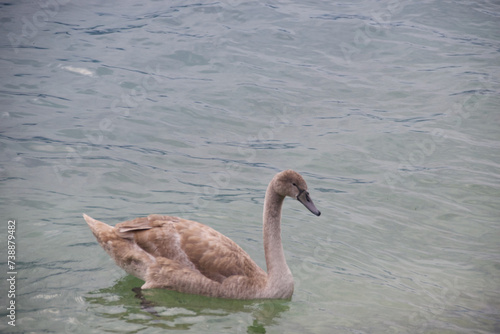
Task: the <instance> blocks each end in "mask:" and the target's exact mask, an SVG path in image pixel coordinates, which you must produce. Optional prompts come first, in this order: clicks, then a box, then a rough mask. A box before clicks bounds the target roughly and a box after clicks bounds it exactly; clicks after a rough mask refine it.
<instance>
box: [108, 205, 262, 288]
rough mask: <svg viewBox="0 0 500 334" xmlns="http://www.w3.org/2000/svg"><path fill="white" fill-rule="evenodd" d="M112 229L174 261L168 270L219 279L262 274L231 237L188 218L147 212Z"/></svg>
mask: <svg viewBox="0 0 500 334" xmlns="http://www.w3.org/2000/svg"><path fill="white" fill-rule="evenodd" d="M115 229H116V231H117V233H118V234H119V235H120V236H121V237H122V238H124V239H133V240H134V241H135V243H136V244H137V245H138V246H139V247H140V248H141V249H143V250H144V251H146V252H147V253H149V254H151V255H152V256H153V257H155V258H159V257H163V258H166V259H169V260H171V261H175V262H176V264H175V265H174V264H172V265H170V266H169V268H171V269H170V270H169V271H172V270H174V271H175V270H176V269H174V268H184V269H186V270H189V271H192V270H195V271H199V272H200V273H201V274H203V275H204V276H205V277H207V278H209V279H211V280H213V281H216V282H219V283H222V282H223V281H224V280H225V279H226V278H228V277H230V276H246V277H251V278H260V277H265V276H266V273H265V272H264V271H263V270H262V269H261V268H260V267H259V266H258V265H257V264H255V262H254V261H253V260H252V259H251V258H250V256H249V255H248V254H247V253H246V252H245V251H244V250H243V249H242V248H241V247H240V246H238V245H237V244H236V243H235V242H234V241H232V240H231V239H229V238H228V237H226V236H224V235H223V234H221V233H219V232H217V231H215V230H214V229H212V228H211V227H208V226H206V225H203V224H200V223H198V222H195V221H192V220H187V219H182V218H178V217H173V216H162V215H149V216H148V217H143V218H136V219H134V220H130V221H126V222H123V223H119V224H117V225H116V226H115ZM161 262H163V263H164V264H166V263H167V262H165V261H163V260H162V261H161ZM165 273H166V272H165Z"/></svg>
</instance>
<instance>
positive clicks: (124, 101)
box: [0, 1, 500, 333]
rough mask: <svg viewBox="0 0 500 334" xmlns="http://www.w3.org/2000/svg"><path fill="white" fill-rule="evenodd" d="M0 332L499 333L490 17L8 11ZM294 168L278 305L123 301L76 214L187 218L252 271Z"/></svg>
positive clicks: (146, 297) (175, 297)
mask: <svg viewBox="0 0 500 334" xmlns="http://www.w3.org/2000/svg"><path fill="white" fill-rule="evenodd" d="M0 6H1V12H0V13H1V22H2V26H1V29H2V32H3V33H2V34H0V36H1V37H0V41H1V43H0V45H1V47H2V48H1V51H0V52H1V53H0V73H1V74H0V75H1V77H2V81H1V82H2V83H1V88H0V99H1V107H0V152H1V154H0V182H1V185H0V189H1V190H0V197H1V198H0V212H1V218H0V219H2V224H1V226H4V229H5V230H4V232H3V233H2V235H4V236H5V237H3V241H2V243H0V245H1V247H2V254H7V242H6V240H7V239H6V236H7V235H8V233H7V222H8V220H9V219H15V220H16V223H17V225H16V226H17V227H16V234H15V236H16V239H15V241H16V266H17V267H16V270H17V276H16V298H15V301H16V305H17V309H16V311H17V312H16V326H15V327H12V326H10V325H8V318H7V317H6V315H7V310H6V305H7V303H8V302H9V298H8V297H7V291H8V289H9V286H7V281H6V278H8V277H7V272H8V268H7V266H6V264H7V259H6V258H5V257H4V259H2V261H0V263H2V267H1V268H2V269H1V272H2V273H1V277H3V279H2V280H0V281H1V282H2V283H0V292H1V300H2V306H1V308H0V309H1V311H0V315H1V319H2V320H1V321H0V329H1V331H2V332H36V333H49V332H50V333H63V332H79V333H80V332H81V333H102V332H121V333H156V332H164V331H165V330H166V329H172V330H185V331H189V332H193V333H199V332H202V331H203V332H207V333H263V332H267V333H332V331H333V332H335V333H495V332H498V331H500V321H499V313H500V311H499V309H500V303H499V300H500V286H499V285H500V284H499V277H500V242H499V240H500V234H499V217H500V209H499V208H500V203H499V202H500V200H499V196H500V172H499V171H500V169H499V167H500V154H499V152H500V132H499V128H498V127H499V124H500V116H499V113H498V106H499V105H500V98H499V94H498V93H499V88H500V85H499V77H500V76H499V67H498V66H499V65H500V57H499V56H500V55H499V50H500V34H499V32H500V23H499V22H500V20H499V16H500V6H499V5H498V3H496V2H494V1H483V2H480V3H476V2H469V1H454V2H448V1H426V2H419V3H414V2H409V1H391V2H376V3H373V2H371V1H358V2H356V3H343V2H319V1H318V2H315V1H309V2H307V3H303V2H300V1H296V2H293V1H288V2H266V3H239V2H236V1H228V2H189V1H188V2H186V1H182V2H156V1H146V2H143V3H140V4H139V3H135V2H132V1H120V2H117V1H111V2H109V1H108V2H106V3H101V2H100V1H95V2H93V1H90V2H89V1H87V2H85V3H76V2H72V1H54V2H50V3H47V4H43V3H40V4H38V3H36V4H33V3H31V2H18V1H16V2H4V3H2V4H1V5H0ZM288 168H292V169H294V170H297V171H299V172H301V173H302V174H303V176H304V177H305V179H306V180H307V182H308V185H309V190H310V193H311V196H312V198H313V199H314V201H315V204H316V205H317V207H318V208H319V209H320V210H321V211H322V215H321V217H319V218H317V217H314V216H313V215H311V214H310V213H309V212H307V210H304V209H303V207H302V206H301V205H300V204H299V203H297V202H295V201H293V200H288V201H287V202H286V203H285V208H284V211H283V243H284V249H285V253H286V256H287V260H288V264H289V266H290V268H291V271H292V272H293V274H294V277H295V284H296V288H295V293H294V296H293V298H292V300H291V301H226V300H217V299H211V298H205V297H199V296H190V295H185V294H179V293H176V292H169V291H143V292H141V291H139V290H137V289H136V288H137V287H139V286H140V285H141V284H142V282H141V281H140V280H138V279H135V278H133V277H131V276H127V275H126V274H125V273H124V272H123V271H122V270H121V269H119V268H118V267H117V266H116V265H115V264H114V263H113V262H112V260H111V259H110V258H109V257H108V255H107V254H106V253H105V252H104V251H103V250H102V249H100V247H99V246H98V244H97V243H96V241H95V239H94V237H93V235H92V234H91V233H90V231H89V230H88V227H87V226H86V224H85V222H84V220H83V219H82V217H81V214H82V213H83V212H85V213H87V214H89V215H91V216H93V217H95V218H96V219H99V220H102V221H104V222H107V223H109V224H116V223H118V222H120V221H123V220H126V219H130V218H133V217H136V216H144V215H147V214H150V213H162V214H171V215H178V216H182V217H184V218H190V219H194V220H197V221H200V222H203V223H205V224H207V225H209V226H212V227H214V228H215V229H217V230H219V231H221V232H222V233H224V234H226V235H227V236H229V237H231V238H232V239H233V240H235V241H236V242H237V243H238V244H240V245H241V246H242V247H243V248H244V249H245V250H246V251H247V252H248V253H249V254H251V256H252V257H253V258H254V259H255V260H256V262H257V263H258V264H259V265H261V266H262V267H264V268H265V262H264V253H263V247H262V241H261V233H262V232H261V224H262V222H261V219H262V218H261V214H262V205H263V199H264V193H265V189H266V186H267V183H268V182H269V180H270V179H271V178H272V177H273V175H274V174H275V173H276V172H278V171H280V170H283V169H288Z"/></svg>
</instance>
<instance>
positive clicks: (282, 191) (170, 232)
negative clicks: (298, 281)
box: [83, 170, 321, 299]
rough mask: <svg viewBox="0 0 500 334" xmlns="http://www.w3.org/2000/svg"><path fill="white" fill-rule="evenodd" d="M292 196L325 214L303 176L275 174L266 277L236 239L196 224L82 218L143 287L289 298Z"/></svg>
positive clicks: (268, 210) (266, 228)
mask: <svg viewBox="0 0 500 334" xmlns="http://www.w3.org/2000/svg"><path fill="white" fill-rule="evenodd" d="M287 196H289V197H292V198H295V199H297V200H298V201H299V202H301V203H302V204H303V205H304V206H305V207H306V208H307V209H308V210H309V211H311V212H312V213H313V214H314V215H316V216H319V215H320V214H321V212H320V211H319V210H318V209H317V208H316V206H315V205H314V203H313V201H312V200H311V198H310V197H309V192H308V191H307V184H306V182H305V180H304V178H303V177H302V176H301V175H300V174H299V173H297V172H295V171H293V170H286V171H283V172H280V173H278V174H276V176H274V178H273V179H272V180H271V182H270V183H269V185H268V187H267V191H266V195H265V200H264V215H263V239H264V253H265V257H266V265H267V273H266V272H265V271H264V270H263V269H261V268H260V267H259V266H258V265H257V264H256V263H255V262H254V261H253V260H252V259H251V258H250V256H249V255H248V254H247V253H246V252H245V251H244V250H243V249H242V248H241V247H240V246H238V245H237V244H236V243H235V242H234V241H232V240H231V239H229V238H228V237H226V236H224V235H223V234H221V233H219V232H217V231H215V230H214V229H212V228H211V227H208V226H206V225H203V224H200V223H198V222H195V221H191V220H186V219H182V218H178V217H172V216H162V215H149V216H148V217H142V218H136V219H133V220H130V221H125V222H123V223H119V224H117V225H116V226H114V227H112V226H110V225H107V224H105V223H102V222H100V221H98V220H95V219H93V218H91V217H89V216H87V215H86V214H84V215H83V217H84V218H85V221H86V222H87V224H88V225H89V227H90V229H91V230H92V233H93V234H94V236H95V237H96V239H97V241H98V242H99V244H100V245H101V246H102V248H104V250H105V251H106V252H107V253H108V254H109V255H110V256H111V257H112V258H113V259H114V260H115V262H116V264H117V265H118V266H120V267H121V268H122V269H124V270H125V271H126V272H127V273H129V274H131V275H133V276H135V277H138V278H140V279H142V280H143V281H145V283H144V285H143V286H142V287H141V288H142V289H155V288H159V289H170V290H176V291H179V292H184V293H190V294H198V295H204V296H210V297H218V298H229V299H290V298H291V297H292V294H293V276H292V273H291V271H290V269H289V268H288V265H287V263H286V259H285V254H284V252H283V246H282V242H281V209H282V206H283V201H284V199H285V197H287Z"/></svg>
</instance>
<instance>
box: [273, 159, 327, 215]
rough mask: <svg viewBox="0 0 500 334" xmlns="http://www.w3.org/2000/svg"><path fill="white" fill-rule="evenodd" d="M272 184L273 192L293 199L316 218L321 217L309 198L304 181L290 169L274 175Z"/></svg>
mask: <svg viewBox="0 0 500 334" xmlns="http://www.w3.org/2000/svg"><path fill="white" fill-rule="evenodd" d="M273 184H274V191H275V192H276V193H278V194H279V195H281V196H283V197H285V196H289V197H292V198H295V199H297V200H298V201H299V202H300V203H302V204H303V205H304V206H305V207H306V208H307V209H308V210H309V211H311V212H312V213H313V214H315V215H316V216H319V215H321V212H320V211H319V210H318V209H316V206H315V205H314V203H313V201H312V199H311V197H310V196H309V192H308V191H307V183H306V181H305V180H304V178H303V177H302V176H301V175H300V174H299V173H297V172H295V171H293V170H291V169H289V170H285V171H283V172H281V173H278V174H276V176H275V177H274V179H273Z"/></svg>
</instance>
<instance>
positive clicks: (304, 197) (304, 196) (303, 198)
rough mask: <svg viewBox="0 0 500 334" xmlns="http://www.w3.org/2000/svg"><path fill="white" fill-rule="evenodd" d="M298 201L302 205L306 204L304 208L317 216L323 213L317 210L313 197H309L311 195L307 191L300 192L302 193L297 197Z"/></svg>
mask: <svg viewBox="0 0 500 334" xmlns="http://www.w3.org/2000/svg"><path fill="white" fill-rule="evenodd" d="M297 200H298V201H299V202H300V203H302V204H304V206H305V207H306V208H307V209H308V210H309V211H311V212H312V213H313V214H315V215H316V216H319V215H321V212H320V211H319V210H318V209H316V206H315V205H314V203H313V201H312V199H311V197H309V193H308V192H307V191H305V190H302V191H300V193H299V194H298V195H297Z"/></svg>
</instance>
